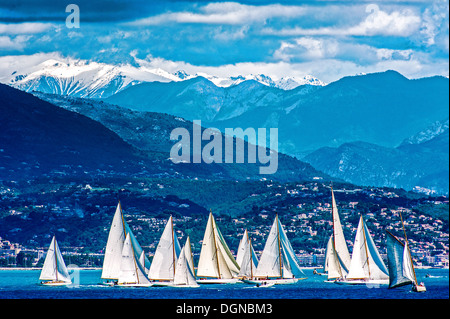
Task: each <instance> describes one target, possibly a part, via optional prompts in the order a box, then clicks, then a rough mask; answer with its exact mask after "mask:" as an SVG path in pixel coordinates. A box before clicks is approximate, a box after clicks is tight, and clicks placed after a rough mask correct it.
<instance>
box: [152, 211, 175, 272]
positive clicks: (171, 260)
mask: <svg viewBox="0 0 450 319" xmlns="http://www.w3.org/2000/svg"><path fill="white" fill-rule="evenodd" d="M180 251H181V249H180V244H179V242H178V238H177V237H176V236H175V233H174V230H173V219H172V216H170V218H169V220H168V221H167V223H166V227H165V228H164V231H163V233H162V235H161V238H160V240H159V243H158V246H157V248H156V251H155V255H154V257H153V261H152V263H151V266H150V270H149V272H148V277H149V278H150V279H151V280H173V278H174V275H175V269H176V261H177V259H178V257H179V256H180Z"/></svg>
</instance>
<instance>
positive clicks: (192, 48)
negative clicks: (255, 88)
mask: <svg viewBox="0 0 450 319" xmlns="http://www.w3.org/2000/svg"><path fill="white" fill-rule="evenodd" d="M70 3H75V4H77V5H78V6H79V8H80V28H79V29H75V28H68V27H67V26H66V24H65V21H66V17H67V16H68V15H69V13H66V12H65V8H66V6H67V5H68V4H70ZM448 10H449V4H448V1H447V0H445V1H440V0H437V1H415V0H410V1H279V2H270V1H256V0H255V1H251V0H250V1H243V2H211V1H185V2H183V1H148V0H147V1H144V0H131V1H115V0H108V1H107V0H100V1H93V0H90V1H86V0H81V1H80V0H70V1H54V0H53V1H49V0H40V1H31V0H25V1H24V0H16V1H10V0H9V1H4V0H0V57H7V56H16V55H20V57H17V58H18V59H19V58H24V59H25V58H26V61H28V63H32V62H33V61H36V63H38V62H39V61H41V60H42V59H46V58H49V57H59V58H67V57H71V58H79V59H85V60H93V61H97V62H105V63H114V64H120V63H130V64H134V65H147V66H154V67H161V68H162V69H165V70H168V71H171V72H175V71H176V70H179V69H183V70H186V71H187V72H188V73H195V72H206V73H209V74H215V75H218V76H226V75H238V74H251V73H253V74H258V73H264V74H267V75H270V76H272V77H274V78H280V77H283V76H302V75H306V74H311V75H314V76H316V77H318V78H319V79H321V80H323V81H325V82H332V81H335V80H337V79H339V78H341V77H343V76H347V75H354V74H359V73H371V72H380V71H385V70H388V69H393V70H397V71H399V72H400V73H402V74H404V75H405V76H407V77H409V78H418V77H424V76H432V75H446V76H448V69H449V64H448V60H449V54H448V53H449V14H448Z"/></svg>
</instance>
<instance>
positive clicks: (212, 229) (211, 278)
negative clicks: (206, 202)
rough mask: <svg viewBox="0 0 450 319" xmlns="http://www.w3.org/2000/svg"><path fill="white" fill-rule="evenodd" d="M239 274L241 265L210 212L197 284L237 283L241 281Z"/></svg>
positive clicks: (201, 252) (199, 263) (199, 262)
mask: <svg viewBox="0 0 450 319" xmlns="http://www.w3.org/2000/svg"><path fill="white" fill-rule="evenodd" d="M238 273H239V265H238V264H237V262H236V260H235V259H234V257H233V255H232V254H231V251H230V249H229V248H228V245H227V243H226V242H225V239H224V238H223V236H222V233H221V232H220V230H219V228H218V227H217V224H216V221H215V219H214V216H213V214H212V212H210V213H209V217H208V223H207V225H206V229H205V234H204V237H203V242H202V249H201V251H200V258H199V261H198V268H197V278H198V279H197V282H198V283H201V284H223V283H236V282H238V281H239V279H238V278H237V275H238Z"/></svg>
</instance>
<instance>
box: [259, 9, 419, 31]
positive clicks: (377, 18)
mask: <svg viewBox="0 0 450 319" xmlns="http://www.w3.org/2000/svg"><path fill="white" fill-rule="evenodd" d="M343 12H345V11H344V10H343ZM366 13H367V16H366V17H365V18H364V20H362V21H361V22H359V23H358V24H356V25H350V26H344V27H343V26H340V27H336V26H333V27H321V28H311V29H306V28H302V27H294V28H284V29H280V30H275V29H273V28H264V29H263V30H262V31H261V32H262V33H263V34H272V35H282V36H299V35H311V36H313V35H316V36H317V35H327V36H375V35H385V36H386V35H388V36H410V35H412V34H414V33H415V32H417V31H418V29H419V27H420V22H421V19H420V16H418V15H417V14H416V13H414V12H413V11H412V10H411V9H409V8H407V9H403V10H401V11H392V12H391V13H387V12H385V11H382V10H380V9H379V7H378V6H377V5H374V4H370V5H368V6H366Z"/></svg>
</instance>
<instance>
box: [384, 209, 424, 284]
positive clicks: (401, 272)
mask: <svg viewBox="0 0 450 319" xmlns="http://www.w3.org/2000/svg"><path fill="white" fill-rule="evenodd" d="M400 219H401V222H402V227H403V232H404V235H405V244H403V243H402V242H401V241H400V240H398V239H397V237H395V236H394V235H392V234H391V233H390V232H389V231H387V230H386V234H387V236H386V240H387V256H388V268H389V288H396V287H401V286H404V285H412V291H414V292H425V291H426V290H427V289H426V287H425V284H424V283H418V281H417V276H416V271H415V270H414V264H413V260H412V257H411V251H410V249H409V244H408V238H407V237H406V231H405V225H404V224H403V218H402V215H401V213H400Z"/></svg>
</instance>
